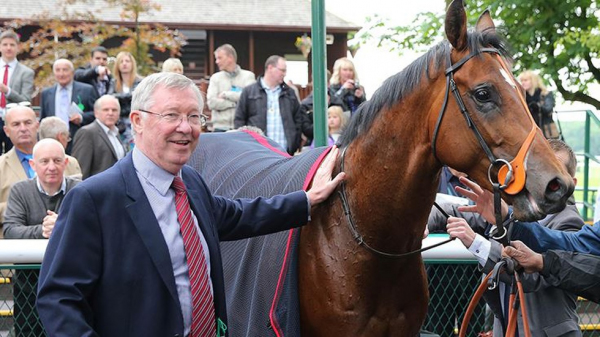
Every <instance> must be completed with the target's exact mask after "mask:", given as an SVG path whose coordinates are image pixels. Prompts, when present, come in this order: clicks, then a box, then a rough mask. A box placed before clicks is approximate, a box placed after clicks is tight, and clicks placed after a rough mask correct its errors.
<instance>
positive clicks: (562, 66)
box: [358, 0, 600, 109]
mask: <svg viewBox="0 0 600 337" xmlns="http://www.w3.org/2000/svg"><path fill="white" fill-rule="evenodd" d="M485 9H489V10H490V13H491V15H492V17H493V18H494V21H495V23H496V25H497V26H498V28H499V30H501V31H502V32H503V34H504V35H505V36H506V38H507V40H508V42H509V43H510V45H511V46H512V49H513V50H514V51H515V52H514V59H515V66H514V68H515V71H516V72H520V71H522V70H524V69H533V70H537V71H539V72H540V74H541V75H542V76H543V77H544V78H545V79H546V80H547V81H549V82H551V83H553V84H554V85H555V86H556V88H557V90H558V92H560V93H561V95H562V97H563V98H564V99H565V100H567V101H580V102H584V103H587V104H590V105H593V106H594V107H596V108H597V109H600V100H598V99H597V98H594V97H592V96H591V94H590V91H589V88H590V84H599V83H600V59H599V52H600V23H599V21H600V15H599V14H598V4H597V1H595V0H528V1H523V0H502V1H500V0H473V1H469V2H468V3H467V12H468V14H467V15H468V17H469V19H470V20H471V22H472V23H473V24H474V23H475V22H476V20H477V18H478V17H479V15H480V14H481V13H482V12H483V10H485ZM440 10H441V9H440ZM443 22H444V14H443V13H431V12H427V13H421V14H419V15H418V16H417V17H416V18H415V20H414V21H413V22H412V23H411V24H409V25H406V26H397V27H394V26H391V25H390V24H389V23H388V22H387V21H386V20H384V19H382V18H380V17H373V18H371V19H370V20H369V21H368V22H367V25H366V27H364V28H363V29H362V30H361V32H360V33H359V34H358V35H359V38H360V39H363V40H365V39H366V40H369V39H376V40H378V41H379V44H380V45H384V46H389V47H390V49H392V50H397V51H402V50H404V49H407V48H408V49H423V48H424V46H431V45H432V44H433V43H436V42H438V41H441V40H442V38H443V34H444V29H443V27H444V25H443Z"/></svg>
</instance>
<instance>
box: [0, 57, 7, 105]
mask: <svg viewBox="0 0 600 337" xmlns="http://www.w3.org/2000/svg"><path fill="white" fill-rule="evenodd" d="M2 84H4V85H8V64H6V65H5V66H4V79H3V80H2ZM0 96H2V98H0V108H3V109H4V108H5V107H6V95H5V94H4V93H1V94H0Z"/></svg>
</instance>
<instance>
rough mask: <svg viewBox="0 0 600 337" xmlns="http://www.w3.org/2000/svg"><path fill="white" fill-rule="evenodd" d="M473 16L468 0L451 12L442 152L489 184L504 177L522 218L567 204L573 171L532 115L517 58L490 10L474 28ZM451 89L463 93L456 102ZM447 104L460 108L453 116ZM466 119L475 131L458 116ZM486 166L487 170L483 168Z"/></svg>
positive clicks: (438, 140) (436, 143)
mask: <svg viewBox="0 0 600 337" xmlns="http://www.w3.org/2000/svg"><path fill="white" fill-rule="evenodd" d="M466 21H467V17H466V14H465V10H464V7H463V4H462V0H455V1H454V2H453V3H452V4H451V5H450V6H449V8H448V13H447V15H446V24H445V29H446V36H447V37H448V41H449V42H450V44H451V45H452V50H451V52H450V64H447V65H446V66H447V67H448V68H447V69H446V71H445V75H446V79H447V84H446V96H445V98H444V103H443V106H442V109H441V112H440V114H439V115H438V116H437V120H436V124H435V125H436V126H435V129H433V140H432V147H433V149H434V155H436V156H437V157H438V159H439V160H440V161H441V162H443V163H444V164H446V165H448V166H450V167H454V168H456V169H458V170H464V172H466V173H467V174H469V176H471V177H472V178H473V179H474V180H476V181H477V182H479V183H480V184H482V185H484V186H485V187H486V188H487V189H491V184H492V183H495V182H496V183H498V184H499V185H500V186H501V188H502V197H503V198H504V199H505V200H507V201H508V202H509V203H512V204H513V205H514V214H515V217H516V218H517V219H519V220H537V219H540V218H542V217H543V216H544V215H546V214H549V213H556V212H559V211H561V210H562V209H563V208H564V207H565V205H566V201H567V199H568V197H569V196H570V195H571V194H572V193H573V190H574V188H575V185H574V183H573V179H572V178H571V176H570V175H569V174H568V173H567V172H566V169H565V168H564V167H563V165H562V164H560V162H558V161H557V160H554V159H555V155H554V153H553V151H552V150H551V149H550V147H549V145H548V143H547V141H546V139H545V137H544V136H543V133H542V131H541V130H540V129H539V128H538V127H537V126H536V124H535V122H534V120H533V118H532V117H531V114H530V113H529V111H528V108H527V104H526V103H525V94H524V90H523V88H522V87H521V86H520V85H519V84H518V83H517V81H516V80H515V78H514V76H513V75H512V74H511V72H510V68H509V65H510V61H509V60H508V59H507V58H506V57H503V54H505V50H504V48H503V44H504V43H503V42H502V40H500V38H499V36H498V35H497V33H496V28H495V25H494V23H493V21H492V19H491V17H490V14H489V12H488V11H485V12H484V13H483V14H482V15H481V16H480V17H479V20H478V21H477V25H476V28H475V31H474V32H473V33H471V34H469V33H467V28H466ZM448 90H451V91H452V95H453V96H454V98H455V99H454V100H452V99H450V100H449V101H450V102H448V97H447V94H448ZM452 101H453V102H452ZM445 108H449V109H450V110H452V112H450V111H448V112H449V114H448V116H446V117H444V109H445ZM450 115H451V116H452V117H450ZM460 115H462V116H463V117H464V118H461V117H460ZM465 121H466V124H467V125H468V127H469V129H470V131H467V132H468V133H469V134H470V135H465V134H464V133H463V132H464V131H466V128H464V127H462V128H461V127H460V126H459V125H457V124H456V123H464V122H465ZM430 122H432V121H431V120H430ZM444 124H445V125H444ZM444 129H445V131H442V130H444ZM461 130H462V131H461ZM442 133H443V134H444V135H442ZM453 133H461V134H463V135H464V136H465V137H456V135H454V134H453ZM459 138H462V139H459ZM441 144H443V145H441ZM440 146H441V147H444V149H443V150H440ZM436 150H437V151H436ZM481 150H483V151H481ZM442 152H443V153H442ZM466 153H470V155H465V154H466ZM485 167H487V169H488V174H487V175H485V174H482V173H483V172H485V170H484V168H485Z"/></svg>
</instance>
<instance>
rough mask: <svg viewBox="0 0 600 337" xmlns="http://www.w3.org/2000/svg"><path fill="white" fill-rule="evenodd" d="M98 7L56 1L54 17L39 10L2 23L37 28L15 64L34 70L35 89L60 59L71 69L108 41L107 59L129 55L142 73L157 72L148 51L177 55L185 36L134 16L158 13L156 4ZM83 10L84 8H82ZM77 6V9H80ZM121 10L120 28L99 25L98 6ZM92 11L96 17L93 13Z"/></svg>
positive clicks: (119, 0)
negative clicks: (19, 60) (130, 54)
mask: <svg viewBox="0 0 600 337" xmlns="http://www.w3.org/2000/svg"><path fill="white" fill-rule="evenodd" d="M103 2H104V3H105V4H104V6H98V5H96V6H97V7H93V6H94V4H93V2H90V1H89V0H62V1H60V2H59V6H58V9H57V11H56V12H55V13H58V14H51V13H49V12H43V13H40V14H37V15H33V16H32V17H31V18H30V19H17V20H13V21H10V22H7V23H5V27H7V28H12V29H13V30H15V31H21V30H24V28H25V27H27V26H33V27H38V28H37V29H35V30H34V32H33V33H32V34H31V36H30V37H29V39H27V40H26V41H24V42H22V43H21V51H22V52H23V53H24V54H25V57H22V58H21V61H22V62H23V63H24V64H26V65H27V66H29V67H31V68H32V69H34V70H35V71H36V79H35V85H36V88H37V90H38V91H39V90H40V89H41V88H44V87H48V86H50V85H52V84H53V81H54V79H53V76H52V64H53V63H54V61H55V60H57V59H59V58H66V59H69V60H71V61H72V62H73V64H74V66H75V67H78V66H81V65H83V64H85V63H86V62H88V61H89V58H90V51H91V49H92V48H94V47H96V46H99V45H103V44H105V43H106V42H107V41H109V40H110V41H112V43H110V44H111V45H115V44H116V45H117V46H116V47H114V48H110V49H109V53H110V55H113V56H114V55H116V54H117V53H118V52H120V51H129V52H131V53H132V55H133V56H134V57H135V59H136V61H137V64H138V72H139V73H140V74H142V75H146V74H149V73H151V72H154V71H156V70H157V68H156V67H155V62H154V61H153V59H152V55H151V54H150V49H155V50H157V51H159V52H165V51H168V52H169V53H170V54H171V55H178V54H179V50H180V48H181V47H182V46H183V45H184V44H185V37H183V36H182V34H180V33H179V32H178V31H176V30H170V29H168V28H167V27H165V26H163V25H160V24H152V25H149V24H141V23H140V20H139V18H140V15H141V14H146V15H151V14H152V13H153V12H154V11H160V6H158V5H155V4H153V3H152V2H151V1H147V0H104V1H103ZM77 3H83V4H85V5H86V6H85V7H86V8H91V9H89V10H85V11H77V10H73V8H76V6H75V7H74V6H73V5H75V4H77ZM88 6H89V7H88ZM80 7H81V6H80ZM109 7H113V8H114V7H117V8H119V7H120V8H121V19H122V20H123V22H124V23H123V24H119V25H116V24H115V25H111V24H105V23H103V22H101V21H100V20H99V19H98V17H101V8H109ZM94 11H95V13H98V14H94Z"/></svg>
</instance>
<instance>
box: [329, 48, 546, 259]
mask: <svg viewBox="0 0 600 337" xmlns="http://www.w3.org/2000/svg"><path fill="white" fill-rule="evenodd" d="M481 53H490V54H494V55H496V57H497V59H498V61H499V62H500V64H501V66H502V68H503V69H504V71H505V72H506V73H507V74H510V73H511V72H510V70H509V69H508V67H507V66H506V64H505V62H504V61H503V60H502V57H501V56H500V52H499V51H498V50H497V49H496V48H481V49H480V50H479V51H477V52H472V53H469V55H467V56H465V57H463V58H462V59H461V60H460V61H458V62H457V63H455V64H452V59H451V52H450V51H448V54H447V55H448V63H447V64H449V65H450V67H448V68H447V69H446V71H445V75H446V91H445V94H444V103H443V104H442V108H441V109H440V112H439V114H438V118H437V121H436V125H435V129H434V132H433V140H432V145H431V147H432V151H433V156H434V157H435V158H436V160H438V161H439V162H440V163H441V161H440V160H439V158H438V156H437V150H436V142H437V137H438V134H439V129H440V125H441V124H442V120H443V118H444V113H445V112H446V107H447V105H448V97H449V93H450V89H452V94H453V96H454V100H455V101H456V104H457V105H458V107H459V109H460V112H461V113H462V115H463V116H464V118H465V120H466V122H467V125H468V126H469V128H470V129H471V130H472V131H473V133H474V134H475V137H476V138H477V140H478V141H479V144H480V145H481V148H482V149H483V151H484V152H485V154H486V156H487V157H488V160H489V161H490V166H489V168H488V179H489V181H490V183H491V184H492V186H493V189H494V212H495V217H496V227H497V229H496V232H495V234H493V235H492V238H493V239H495V240H497V241H499V242H500V243H502V244H503V245H507V244H508V235H507V230H506V228H505V227H504V226H503V221H502V214H501V211H500V205H501V198H500V191H504V192H505V193H507V194H510V195H515V194H517V193H519V192H520V191H521V190H522V189H523V188H524V186H525V177H526V168H525V159H526V157H527V153H528V152H529V148H530V147H531V144H532V143H533V139H534V138H535V135H536V130H537V127H536V124H535V121H534V120H533V117H532V116H531V114H529V113H528V114H527V115H528V116H529V119H530V121H531V123H532V126H531V131H530V132H529V134H528V136H527V138H526V139H525V141H524V142H523V144H522V145H521V148H520V149H519V152H518V153H517V155H516V156H515V158H513V160H512V161H508V160H506V159H499V158H496V156H495V155H494V154H493V152H492V150H491V149H490V147H489V146H488V145H487V143H486V142H485V139H483V136H482V135H481V132H479V129H478V128H477V125H475V122H474V121H473V119H472V118H471V115H470V114H469V111H468V110H467V106H466V105H465V102H464V101H463V99H462V97H461V95H460V92H459V90H458V86H457V85H456V82H455V81H454V73H455V72H457V71H458V70H459V69H460V68H461V67H462V66H463V65H464V64H465V63H467V62H468V61H469V60H470V59H472V58H473V57H475V56H477V55H479V54H481ZM510 80H511V81H512V85H513V87H514V88H515V90H517V93H518V95H519V99H520V101H521V103H522V104H523V106H524V107H525V109H526V110H528V109H527V104H526V103H525V97H524V96H523V93H522V92H521V91H520V90H518V89H517V88H518V86H517V85H516V82H515V80H514V77H512V76H510ZM347 150H348V146H346V147H345V148H344V149H343V150H342V156H341V165H340V166H341V167H340V170H341V172H344V161H345V157H346V151H347ZM496 166H499V167H500V168H499V169H498V175H497V177H496V178H497V179H492V172H493V169H494V167H496ZM500 182H502V183H500ZM339 195H340V199H341V201H342V207H343V209H344V214H345V215H346V218H347V220H348V226H349V227H350V231H351V233H352V236H353V238H354V240H355V241H356V242H357V243H358V244H359V245H361V246H364V247H365V248H366V249H367V250H369V251H371V252H373V253H375V254H377V255H381V256H383V257H388V258H402V257H406V256H409V255H413V254H418V253H421V252H423V251H426V250H429V249H432V248H434V247H437V246H439V245H442V244H445V243H447V242H449V241H451V240H452V239H448V240H445V241H442V242H439V243H437V244H435V245H432V246H428V247H424V248H420V249H417V250H413V251H410V252H406V253H400V254H396V253H387V252H383V251H380V250H377V249H375V248H373V247H371V246H369V244H367V242H366V241H365V239H364V237H363V236H362V235H361V234H360V232H359V231H358V228H357V226H356V223H355V221H354V218H353V217H352V213H351V211H350V205H349V203H348V197H347V193H346V183H345V182H342V186H341V189H340V190H339ZM435 205H436V207H438V209H440V211H442V214H444V215H445V216H446V217H448V215H447V214H446V213H445V212H443V210H442V209H441V208H440V207H439V206H438V205H437V204H435Z"/></svg>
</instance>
